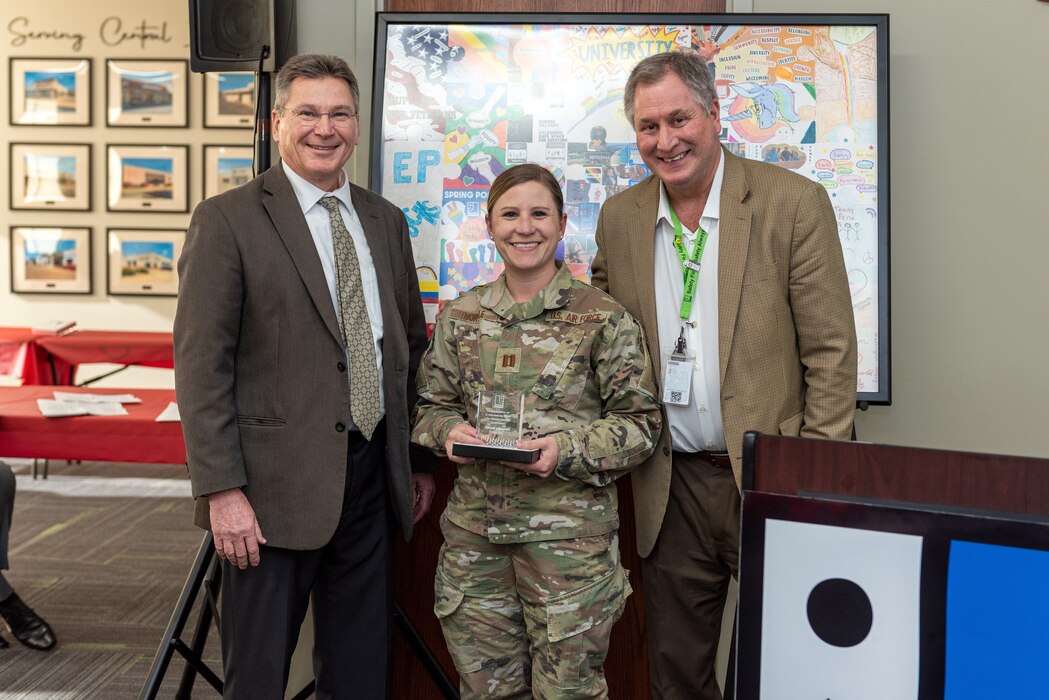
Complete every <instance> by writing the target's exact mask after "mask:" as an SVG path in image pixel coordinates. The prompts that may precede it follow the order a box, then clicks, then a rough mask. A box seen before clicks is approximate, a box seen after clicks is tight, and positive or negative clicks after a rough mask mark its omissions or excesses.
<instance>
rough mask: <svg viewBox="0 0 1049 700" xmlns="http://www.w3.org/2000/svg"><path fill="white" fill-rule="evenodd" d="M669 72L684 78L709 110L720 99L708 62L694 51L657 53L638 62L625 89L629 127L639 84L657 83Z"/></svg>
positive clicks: (695, 95)
mask: <svg viewBox="0 0 1049 700" xmlns="http://www.w3.org/2000/svg"><path fill="white" fill-rule="evenodd" d="M667 73H673V74H674V75H676V76H677V77H679V78H681V81H682V82H683V83H685V86H686V87H688V91H689V92H690V93H691V94H692V99H693V100H695V101H696V102H698V103H699V104H700V105H702V106H703V109H704V110H706V111H710V106H711V105H713V104H714V100H716V99H717V98H718V93H717V90H715V88H714V78H713V77H712V76H711V75H710V70H709V69H708V68H707V63H706V61H704V60H703V59H702V58H700V57H699V54H698V53H697V52H695V51H689V50H684V49H683V50H678V51H671V52H669V53H657V54H653V55H651V56H649V57H648V58H643V59H641V60H640V61H638V63H637V65H636V66H634V68H633V70H631V71H630V77H629V78H627V81H626V87H625V88H624V89H623V112H624V113H625V114H626V118H627V121H629V122H630V126H635V124H634V95H635V93H636V92H637V88H638V86H639V85H652V84H654V83H658V82H659V81H660V80H662V79H663V78H664V77H666V75H667Z"/></svg>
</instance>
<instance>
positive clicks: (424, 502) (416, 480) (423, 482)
mask: <svg viewBox="0 0 1049 700" xmlns="http://www.w3.org/2000/svg"><path fill="white" fill-rule="evenodd" d="M434 489H435V487H434V484H433V474H430V473H428V472H413V473H412V512H413V513H414V515H413V516H412V525H415V524H417V523H418V522H419V521H420V520H422V519H423V516H425V515H426V514H427V513H428V512H429V511H430V503H431V502H432V501H433V492H434Z"/></svg>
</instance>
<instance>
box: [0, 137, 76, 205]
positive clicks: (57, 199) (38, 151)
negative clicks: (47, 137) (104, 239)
mask: <svg viewBox="0 0 1049 700" xmlns="http://www.w3.org/2000/svg"><path fill="white" fill-rule="evenodd" d="M8 166H9V167H10V178H9V184H10V189H11V209H16V210H17V209H28V210H41V211H51V210H54V211H91V144H89V143H12V144H11V147H10V151H9V158H8Z"/></svg>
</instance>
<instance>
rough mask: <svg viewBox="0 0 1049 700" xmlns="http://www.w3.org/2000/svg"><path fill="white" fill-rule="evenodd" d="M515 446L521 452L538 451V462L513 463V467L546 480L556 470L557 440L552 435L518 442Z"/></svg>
mask: <svg viewBox="0 0 1049 700" xmlns="http://www.w3.org/2000/svg"><path fill="white" fill-rule="evenodd" d="M517 446H518V447H520V448H521V449H522V450H534V449H537V448H538V450H539V460H538V461H536V462H532V463H531V464H525V463H524V462H514V466H515V467H517V468H518V469H520V470H521V471H523V472H528V473H529V474H535V475H536V476H539V477H542V478H544V479H545V478H546V477H548V476H550V475H551V474H553V473H554V469H556V468H557V457H558V455H557V440H556V439H554V436H553V435H547V436H546V437H541V438H536V439H534V440H518V441H517Z"/></svg>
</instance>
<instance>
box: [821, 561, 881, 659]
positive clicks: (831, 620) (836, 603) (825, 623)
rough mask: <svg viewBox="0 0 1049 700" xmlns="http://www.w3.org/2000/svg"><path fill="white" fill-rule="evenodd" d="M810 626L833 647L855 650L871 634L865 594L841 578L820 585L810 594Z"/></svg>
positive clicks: (871, 619)
mask: <svg viewBox="0 0 1049 700" xmlns="http://www.w3.org/2000/svg"><path fill="white" fill-rule="evenodd" d="M807 612H808V615H809V625H810V626H811V627H812V631H813V632H815V633H816V636H817V637H819V638H820V639H822V640H823V641H824V642H826V643H827V644H830V645H833V646H836V647H854V646H856V645H857V644H859V643H860V642H862V641H863V640H864V639H866V638H867V635H868V634H870V631H871V625H872V624H874V609H873V608H872V607H871V600H870V598H868V597H867V593H866V591H864V590H863V589H862V588H860V587H859V585H857V584H856V583H855V582H853V581H849V580H847V579H843V578H829V579H827V580H825V581H821V582H819V583H817V584H816V586H815V587H814V588H813V589H812V591H811V592H810V593H809V602H808V606H807Z"/></svg>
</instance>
